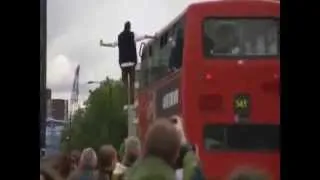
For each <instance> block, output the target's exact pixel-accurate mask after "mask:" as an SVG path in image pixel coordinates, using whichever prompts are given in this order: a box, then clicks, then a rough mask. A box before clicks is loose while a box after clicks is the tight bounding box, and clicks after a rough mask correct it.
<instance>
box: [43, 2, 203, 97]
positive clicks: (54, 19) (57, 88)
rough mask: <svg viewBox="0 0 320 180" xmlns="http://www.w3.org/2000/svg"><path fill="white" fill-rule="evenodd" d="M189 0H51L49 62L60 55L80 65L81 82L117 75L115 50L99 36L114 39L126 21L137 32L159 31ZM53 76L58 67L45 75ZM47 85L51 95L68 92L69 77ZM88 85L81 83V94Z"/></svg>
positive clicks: (57, 72)
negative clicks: (104, 46) (51, 91)
mask: <svg viewBox="0 0 320 180" xmlns="http://www.w3.org/2000/svg"><path fill="white" fill-rule="evenodd" d="M192 1H193V2H195V1H198V0H174V1H172V0H135V1H132V0H67V1H66V0H50V1H48V51H47V52H48V55H47V56H48V61H51V62H52V61H53V60H54V58H55V57H56V56H57V55H59V54H62V55H64V56H66V57H67V58H68V60H69V61H70V62H71V64H80V66H81V70H80V82H85V81H89V80H101V79H104V78H105V77H106V75H108V76H111V77H112V78H119V76H120V70H119V68H118V61H117V53H118V51H117V49H108V48H101V47H99V44H98V43H99V39H100V38H103V39H104V40H105V41H114V40H115V39H116V35H117V34H118V33H119V32H120V31H121V30H122V28H123V23H124V21H126V20H130V21H131V22H132V24H133V25H132V26H133V30H134V31H136V32H137V33H140V34H142V33H149V34H150V33H154V32H156V31H159V30H160V28H161V27H163V26H164V25H166V24H167V23H169V21H170V20H172V19H173V18H174V17H175V16H177V15H178V14H179V13H180V12H181V11H182V10H183V8H184V7H186V6H187V4H188V3H190V2H192ZM49 64H50V63H49ZM48 68H50V67H48ZM72 71H74V70H72ZM70 74H73V73H70ZM53 75H55V76H59V69H57V71H56V73H55V74H51V75H48V76H53ZM70 79H71V78H70ZM48 84H49V85H50V87H51V88H52V89H53V94H55V92H57V93H56V94H70V93H71V86H72V82H69V80H68V81H64V82H59V83H58V84H52V83H50V82H49V83H48ZM88 88H90V87H88V86H81V88H80V89H81V93H82V94H81V95H82V96H86V95H87V91H88Z"/></svg>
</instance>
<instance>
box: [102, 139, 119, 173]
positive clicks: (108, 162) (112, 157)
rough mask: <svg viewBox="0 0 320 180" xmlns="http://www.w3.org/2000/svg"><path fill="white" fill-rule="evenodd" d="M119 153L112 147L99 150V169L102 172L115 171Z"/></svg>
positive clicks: (108, 146)
mask: <svg viewBox="0 0 320 180" xmlns="http://www.w3.org/2000/svg"><path fill="white" fill-rule="evenodd" d="M116 157H117V152H116V150H115V148H114V147H113V146H112V145H103V146H101V147H100V149H99V154H98V158H99V160H98V162H99V165H98V168H99V169H100V170H113V168H114V165H115V162H116V159H117V158H116Z"/></svg>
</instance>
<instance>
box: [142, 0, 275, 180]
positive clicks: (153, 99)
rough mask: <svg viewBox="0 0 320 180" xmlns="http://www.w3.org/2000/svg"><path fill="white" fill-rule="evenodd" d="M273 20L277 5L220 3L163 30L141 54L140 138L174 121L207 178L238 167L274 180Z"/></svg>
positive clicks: (264, 0)
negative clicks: (161, 121)
mask: <svg viewBox="0 0 320 180" xmlns="http://www.w3.org/2000/svg"><path fill="white" fill-rule="evenodd" d="M279 18H280V2H279V1H270V0H219V1H211V2H203V3H197V4H192V5H190V6H189V7H188V8H187V9H186V10H185V11H184V12H183V13H182V14H181V15H180V16H178V17H177V18H176V19H175V20H174V21H173V22H172V23H170V24H169V25H168V26H166V27H165V28H164V29H163V30H161V31H160V32H159V38H158V39H157V40H151V41H150V42H148V43H147V44H146V45H145V46H144V48H143V51H142V53H141V56H142V62H141V70H140V73H141V77H140V83H139V84H140V90H139V92H138V98H139V108H138V116H139V129H140V137H141V139H142V141H143V136H144V134H145V132H146V129H147V127H148V125H149V124H150V122H152V121H154V120H155V119H156V118H158V117H170V116H173V115H176V116H180V117H181V119H182V120H183V126H184V129H185V134H186V136H187V138H188V140H189V141H190V142H191V143H193V144H197V145H198V147H199V154H200V158H201V160H202V163H203V168H204V171H205V174H206V176H207V177H208V178H209V179H210V178H213V179H227V177H228V176H229V175H230V174H231V173H232V172H233V171H235V170H237V169H238V168H241V167H252V168H258V169H261V170H264V171H266V172H267V173H269V175H270V176H272V178H271V179H275V180H277V179H280V175H279V174H280V173H279V171H280V166H279V164H280V162H279V161H280V160H279V125H280V93H279V92H280V90H279V85H280V59H279V58H280V57H279V49H280V48H279V43H280V25H279ZM168 69H174V70H173V71H169V70H168Z"/></svg>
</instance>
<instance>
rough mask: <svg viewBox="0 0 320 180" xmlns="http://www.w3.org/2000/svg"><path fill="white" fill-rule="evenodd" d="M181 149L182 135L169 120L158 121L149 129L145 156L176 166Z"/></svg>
mask: <svg viewBox="0 0 320 180" xmlns="http://www.w3.org/2000/svg"><path fill="white" fill-rule="evenodd" d="M179 149H180V135H179V133H178V131H177V130H176V128H175V127H174V125H173V124H172V123H170V122H169V120H168V119H159V120H156V121H155V122H154V123H153V124H152V125H151V126H150V128H149V129H148V131H147V133H146V141H145V156H148V155H153V156H156V157H159V158H161V159H163V160H164V161H166V162H167V163H168V164H169V165H171V166H174V164H175V161H176V158H177V155H178V152H179Z"/></svg>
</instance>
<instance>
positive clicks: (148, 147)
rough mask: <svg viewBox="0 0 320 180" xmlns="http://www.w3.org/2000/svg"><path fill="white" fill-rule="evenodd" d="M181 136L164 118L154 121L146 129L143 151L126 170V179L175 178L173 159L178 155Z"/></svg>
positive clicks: (171, 179)
mask: <svg viewBox="0 0 320 180" xmlns="http://www.w3.org/2000/svg"><path fill="white" fill-rule="evenodd" d="M180 142H181V136H180V135H179V133H178V132H177V130H176V129H175V127H174V126H173V125H172V124H171V123H170V122H169V121H168V120H166V119H161V120H157V121H155V122H154V123H153V124H152V125H151V126H150V127H149V129H148V131H147V133H146V140H145V147H144V148H145V149H144V150H145V152H144V154H143V156H142V157H141V159H140V160H139V161H138V162H136V163H135V164H134V165H133V167H131V168H130V169H128V170H127V172H126V174H125V179H126V180H175V179H176V177H175V170H174V165H175V161H176V159H177V157H178V155H179V149H180Z"/></svg>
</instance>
